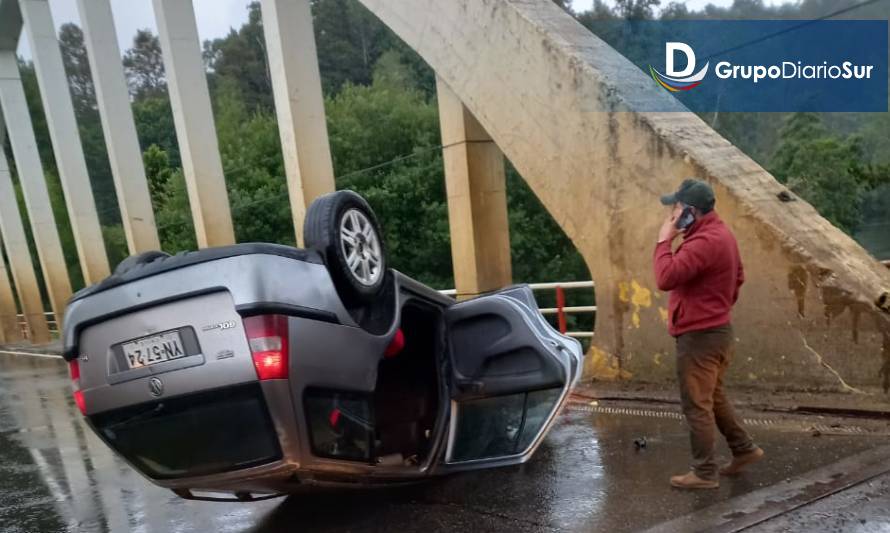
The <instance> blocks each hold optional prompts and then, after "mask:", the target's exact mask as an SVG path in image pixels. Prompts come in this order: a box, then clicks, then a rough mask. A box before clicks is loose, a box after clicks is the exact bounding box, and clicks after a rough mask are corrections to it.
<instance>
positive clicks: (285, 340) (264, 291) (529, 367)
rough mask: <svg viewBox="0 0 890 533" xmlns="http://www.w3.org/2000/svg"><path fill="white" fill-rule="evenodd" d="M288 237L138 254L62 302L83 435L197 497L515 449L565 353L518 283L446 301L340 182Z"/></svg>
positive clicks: (398, 477)
mask: <svg viewBox="0 0 890 533" xmlns="http://www.w3.org/2000/svg"><path fill="white" fill-rule="evenodd" d="M304 240H305V244H306V249H296V248H291V247H287V246H280V245H274V244H237V245H233V246H226V247H220V248H210V249H205V250H201V251H197V252H188V253H181V254H178V255H176V256H172V257H171V256H169V255H167V254H164V253H161V252H148V253H144V254H141V255H137V256H133V257H130V258H128V259H126V260H125V261H123V262H122V263H121V264H120V265H119V266H118V267H117V268H116V269H115V272H114V273H113V275H112V276H110V277H108V278H107V279H105V280H103V281H102V282H101V283H98V284H96V285H94V286H91V287H88V288H86V289H84V290H82V291H80V292H78V293H77V294H75V296H74V297H73V298H72V301H71V303H70V305H69V306H68V310H67V312H66V314H65V324H64V332H63V345H64V356H65V359H66V360H68V362H69V366H70V372H71V377H72V380H73V382H74V389H75V390H74V397H75V401H76V403H77V406H78V408H79V409H80V411H81V412H82V413H83V414H84V416H85V417H86V420H87V422H88V424H89V426H90V427H91V428H92V429H93V430H94V431H95V432H96V434H97V435H99V437H100V438H101V439H102V440H103V441H104V442H105V443H106V444H107V445H108V446H109V447H111V448H112V449H113V450H114V451H115V452H116V453H117V454H119V455H120V456H121V457H123V459H125V460H126V461H127V462H128V463H129V464H130V465H132V466H133V468H135V469H136V470H138V471H139V472H141V473H142V474H143V475H145V476H146V477H147V478H149V479H150V480H151V481H152V482H154V483H155V484H157V485H160V486H162V487H166V488H170V489H172V490H173V491H174V492H175V493H176V494H178V495H180V496H182V497H184V498H191V499H206V500H226V499H236V500H244V501H247V500H254V499H261V498H264V497H271V496H274V495H279V494H283V493H288V492H294V491H296V490H297V489H298V488H299V487H303V486H306V485H335V486H339V485H362V484H364V485H368V484H381V483H384V484H385V483H396V482H404V481H411V480H419V479H423V478H425V477H427V476H430V475H437V474H445V473H450V472H455V471H460V470H468V469H474V468H487V467H494V466H502V465H510V464H518V463H522V462H524V461H526V460H527V459H529V457H531V455H532V453H533V452H534V450H535V449H536V447H537V446H538V444H539V443H540V442H541V440H542V438H543V437H544V435H545V434H546V432H547V430H548V428H549V427H550V425H551V424H552V423H553V420H554V418H555V416H556V415H557V413H558V412H559V410H560V408H561V407H562V406H563V404H564V403H565V401H566V399H567V396H568V394H569V392H570V389H571V388H572V386H573V385H574V384H575V383H576V382H577V380H578V378H579V375H580V371H581V367H582V357H583V354H582V350H581V346H580V345H579V343H578V342H577V341H576V340H574V339H572V338H570V337H566V336H564V335H561V334H559V333H558V332H557V331H555V330H554V329H553V328H552V327H551V326H550V325H549V324H548V323H547V322H546V321H545V320H544V319H543V317H542V316H541V314H540V313H539V311H538V309H537V306H536V303H535V300H534V297H533V296H532V293H531V290H530V289H529V288H528V287H527V286H515V287H511V288H508V289H504V290H501V291H498V292H495V293H491V294H487V295H484V296H480V297H477V298H474V299H471V300H466V301H461V302H456V301H455V300H453V299H451V298H449V297H446V296H443V295H442V294H440V293H439V292H437V291H435V290H433V289H431V288H429V287H426V286H425V285H423V284H421V283H419V282H417V281H414V280H412V279H411V278H409V277H407V276H405V275H404V274H401V273H400V272H397V271H395V270H392V269H388V268H387V266H386V259H385V250H384V246H383V241H382V239H381V236H380V231H379V227H378V224H377V221H376V218H375V216H374V214H373V212H372V211H371V209H370V207H369V206H368V204H367V203H366V202H365V201H364V199H362V198H361V197H360V196H359V195H357V194H355V193H353V192H350V191H339V192H336V193H332V194H328V195H325V196H323V197H320V198H318V199H317V200H316V201H315V202H314V203H313V204H312V206H311V207H310V209H309V211H308V213H307V217H306V223H305V227H304Z"/></svg>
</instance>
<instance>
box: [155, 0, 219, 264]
mask: <svg viewBox="0 0 890 533" xmlns="http://www.w3.org/2000/svg"><path fill="white" fill-rule="evenodd" d="M154 10H155V17H157V21H158V34H159V36H160V40H161V48H162V50H163V52H164V69H165V70H166V73H167V86H168V87H169V91H170V103H171V104H172V107H173V122H174V124H175V126H176V137H177V138H178V139H179V151H180V153H181V155H182V171H183V174H184V175H185V183H186V187H187V189H188V195H189V204H190V205H191V208H192V218H193V220H194V223H195V233H196V234H197V237H198V247H199V248H206V247H208V246H223V245H226V244H233V243H234V242H235V232H234V230H233V228H232V214H231V212H230V211H229V195H228V193H227V192H226V183H225V179H224V177H223V169H222V161H221V160H220V157H219V144H218V142H217V139H216V126H215V125H214V122H213V110H212V109H211V107H210V93H209V92H208V90H207V76H206V75H205V73H204V61H203V59H202V58H201V44H200V42H199V41H198V28H197V25H196V24H195V11H194V9H193V8H192V2H191V0H154Z"/></svg>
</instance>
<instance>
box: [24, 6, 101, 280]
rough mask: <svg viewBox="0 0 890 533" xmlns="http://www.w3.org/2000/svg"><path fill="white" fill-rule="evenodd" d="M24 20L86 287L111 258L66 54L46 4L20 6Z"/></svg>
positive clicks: (97, 276)
mask: <svg viewBox="0 0 890 533" xmlns="http://www.w3.org/2000/svg"><path fill="white" fill-rule="evenodd" d="M19 7H20V8H21V11H22V18H23V19H24V21H25V25H24V27H25V29H26V30H27V31H26V33H27V34H28V41H29V42H30V43H31V52H32V53H33V54H34V71H35V72H36V74H37V85H38V87H39V88H40V96H41V100H42V102H43V109H44V111H45V112H46V125H47V128H48V129H49V137H50V140H51V141H52V145H53V153H54V154H55V157H56V166H57V167H58V169H59V179H60V181H61V182H62V190H63V191H64V193H65V205H66V206H67V208H68V216H69V218H70V219H71V231H72V233H73V234H74V243H75V245H76V246H77V257H78V258H79V259H80V266H81V270H82V271H83V278H84V281H85V282H86V284H87V285H90V284H93V283H96V282H98V281H100V280H101V279H102V278H105V277H107V276H108V274H109V273H110V272H109V268H108V255H107V254H106V253H105V242H104V241H103V239H102V228H101V226H100V225H99V215H98V214H97V213H96V202H95V201H94V199H93V189H92V187H91V186H90V177H89V174H88V173H87V163H86V159H85V158H84V155H83V146H82V145H81V142H80V133H79V131H78V129H77V119H76V118H75V116H74V104H73V103H72V102H71V93H70V91H69V89H68V77H67V75H66V74H65V66H64V64H63V63H62V52H61V50H60V49H59V41H58V39H57V37H56V27H55V25H54V24H53V18H52V14H51V13H50V10H49V2H48V1H47V0H19Z"/></svg>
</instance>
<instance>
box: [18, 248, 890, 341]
mask: <svg viewBox="0 0 890 533" xmlns="http://www.w3.org/2000/svg"><path fill="white" fill-rule="evenodd" d="M881 263H882V264H883V265H884V266H886V267H887V268H890V260H884V261H881ZM528 286H529V287H530V288H531V289H532V291H535V292H550V291H553V294H554V295H555V297H556V298H555V299H556V306H555V307H543V308H541V314H542V315H544V316H554V315H555V316H556V323H557V328H558V329H559V330H560V332H562V333H564V334H566V335H568V336H570V337H576V338H581V339H589V338H592V337H593V331H568V325H567V324H568V320H567V317H568V315H593V316H595V315H596V305H576V306H569V305H566V304H565V291H567V290H577V289H594V288H596V286H595V284H594V282H593V281H552V282H547V283H529V284H528ZM439 292H441V293H442V294H445V295H448V296H455V295H456V294H457V290H456V289H445V290H440V291H439ZM44 314H45V315H46V320H47V323H48V324H49V329H50V332H51V333H53V334H54V335H58V332H59V328H58V323H57V322H56V319H55V316H54V315H53V313H49V312H48V313H44ZM18 324H19V327H20V328H21V330H22V334H23V335H24V337H25V338H28V326H27V324H26V322H25V317H24V315H18Z"/></svg>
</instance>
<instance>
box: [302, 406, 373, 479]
mask: <svg viewBox="0 0 890 533" xmlns="http://www.w3.org/2000/svg"><path fill="white" fill-rule="evenodd" d="M304 404H305V406H306V415H307V419H308V421H309V438H310V441H311V444H312V452H313V454H315V455H316V456H318V457H330V458H333V459H349V460H355V461H370V460H371V453H372V451H373V442H374V421H373V413H372V411H371V403H370V400H369V398H368V396H367V395H365V394H357V393H350V392H342V391H329V390H319V389H309V390H307V391H306V395H305V397H304Z"/></svg>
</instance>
